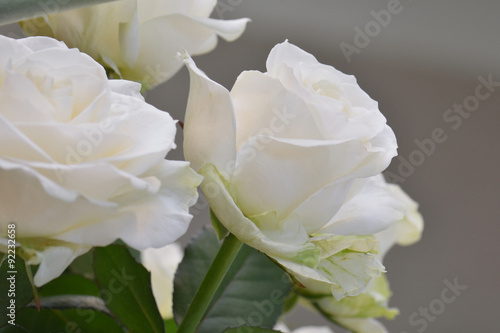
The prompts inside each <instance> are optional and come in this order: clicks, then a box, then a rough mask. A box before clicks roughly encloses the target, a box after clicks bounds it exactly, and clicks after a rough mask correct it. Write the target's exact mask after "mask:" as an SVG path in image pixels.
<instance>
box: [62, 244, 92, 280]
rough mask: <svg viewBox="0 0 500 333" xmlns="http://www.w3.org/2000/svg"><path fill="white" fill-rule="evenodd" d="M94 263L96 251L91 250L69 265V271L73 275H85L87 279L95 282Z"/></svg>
mask: <svg viewBox="0 0 500 333" xmlns="http://www.w3.org/2000/svg"><path fill="white" fill-rule="evenodd" d="M93 261H94V250H90V251H88V252H86V253H85V254H82V255H81V256H79V257H77V258H76V259H75V260H73V262H72V263H71V264H70V265H69V267H68V270H69V271H70V272H71V273H74V274H78V275H83V276H84V277H86V278H87V279H90V280H94V278H95V276H94V266H93Z"/></svg>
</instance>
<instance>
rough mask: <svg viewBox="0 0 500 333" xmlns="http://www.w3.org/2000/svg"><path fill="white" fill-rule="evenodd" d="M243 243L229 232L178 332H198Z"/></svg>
mask: <svg viewBox="0 0 500 333" xmlns="http://www.w3.org/2000/svg"><path fill="white" fill-rule="evenodd" d="M242 245H243V243H242V242H240V241H239V240H238V238H236V237H235V236H234V235H233V234H229V235H228V236H227V237H226V238H225V239H224V242H223V243H222V246H221V248H220V249H219V252H218V253H217V256H216V257H215V259H214V261H213V262H212V265H211V266H210V268H209V269H208V272H207V274H206V275H205V278H204V279H203V282H202V283H201V285H200V288H199V289H198V291H197V292H196V295H195V296H194V299H193V301H192V302H191V305H190V306H189V309H188V311H187V313H186V315H185V316H184V319H183V320H182V323H181V325H180V326H179V329H178V330H177V333H193V332H196V329H197V327H198V326H199V324H200V322H201V320H202V319H203V316H204V315H205V312H206V311H207V309H208V306H209V305H210V302H211V301H212V298H213V297H214V295H215V292H216V291H217V289H218V288H219V286H220V284H221V282H222V280H223V279H224V276H226V273H227V271H228V270H229V268H230V267H231V264H232V263H233V261H234V258H236V256H237V255H238V252H239V251H240V249H241V246H242Z"/></svg>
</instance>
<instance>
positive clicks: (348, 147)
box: [184, 42, 403, 299]
mask: <svg viewBox="0 0 500 333" xmlns="http://www.w3.org/2000/svg"><path fill="white" fill-rule="evenodd" d="M185 57H186V59H185V62H186V64H187V65H188V67H189V69H190V74H191V90H190V95H189V101H188V106H187V112H186V119H185V127H184V153H185V157H186V160H188V161H191V162H192V165H193V168H195V169H196V170H198V172H199V173H200V174H202V175H203V176H204V177H205V179H204V181H203V183H202V185H201V188H202V190H203V192H204V193H205V195H206V196H207V198H208V201H209V203H210V206H211V208H212V210H213V211H214V213H215V214H216V215H217V217H218V218H219V220H220V221H221V222H222V223H223V224H224V225H225V227H226V228H227V229H228V230H229V231H230V232H231V233H233V234H234V235H235V236H236V237H238V238H239V239H240V240H241V241H242V242H245V243H247V244H249V245H250V246H252V247H254V248H256V249H258V250H260V251H262V252H264V253H266V254H267V255H268V256H270V257H271V258H273V259H274V260H275V261H277V262H278V263H279V264H280V265H282V266H283V267H285V268H286V269H287V270H288V271H289V272H290V273H291V274H292V275H294V276H295V278H296V279H298V280H299V281H300V282H302V281H307V280H309V279H312V280H317V281H321V282H325V283H328V284H329V285H330V287H331V291H332V294H333V295H334V296H335V297H336V298H339V299H340V298H342V297H344V296H346V295H356V294H359V293H360V292H361V291H362V290H364V288H366V285H367V284H368V283H369V282H370V281H371V279H373V278H374V277H376V276H378V275H380V273H381V271H383V266H382V265H381V264H380V262H379V261H378V259H377V258H376V257H375V256H374V254H372V253H374V252H375V246H376V241H375V240H374V239H373V238H371V237H368V235H372V234H374V233H376V232H379V231H381V230H384V229H386V228H388V227H389V226H390V225H392V224H394V223H395V222H396V221H398V220H399V219H401V217H402V216H403V212H402V211H401V208H402V207H401V205H400V204H399V202H398V201H397V200H393V199H392V198H391V197H390V196H387V195H385V192H383V191H379V190H378V189H377V187H376V186H375V187H372V186H370V184H371V183H373V182H375V180H372V178H373V177H374V176H376V175H378V174H380V172H381V171H382V170H384V169H385V168H386V167H387V165H388V164H389V162H390V160H391V159H392V157H393V156H395V155H396V139H395V136H394V133H393V132H392V130H391V129H390V128H389V127H388V126H387V125H386V120H385V118H384V116H383V115H382V114H381V113H380V111H379V110H378V107H377V102H375V101H374V100H372V99H371V98H370V97H369V96H368V95H367V94H366V93H365V92H364V91H363V90H362V89H361V88H360V87H359V86H358V85H357V83H356V80H355V78H354V77H353V76H349V75H345V74H343V73H341V72H339V71H338V70H336V69H334V68H333V67H330V66H326V65H323V64H320V63H318V61H317V60H316V59H315V58H314V57H313V56H312V55H310V54H308V53H306V52H304V51H302V50H301V49H299V48H298V47H296V46H294V45H291V44H289V43H287V42H285V43H283V44H279V45H277V46H276V47H275V48H274V49H273V50H272V51H271V53H270V55H269V58H268V60H267V70H268V71H267V72H266V73H261V72H258V71H246V72H243V73H242V74H241V75H240V76H239V77H238V79H237V81H236V83H235V85H234V87H233V88H232V90H231V92H230V93H229V92H228V91H227V90H226V89H225V88H224V87H222V86H220V85H218V84H217V83H215V82H213V81H211V80H210V79H209V78H208V77H207V76H206V75H205V74H204V73H203V72H201V71H200V70H199V69H198V68H196V66H195V64H194V62H193V61H192V60H191V59H190V58H188V57H187V56H185Z"/></svg>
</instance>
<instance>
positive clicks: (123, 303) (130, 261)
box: [94, 245, 164, 333]
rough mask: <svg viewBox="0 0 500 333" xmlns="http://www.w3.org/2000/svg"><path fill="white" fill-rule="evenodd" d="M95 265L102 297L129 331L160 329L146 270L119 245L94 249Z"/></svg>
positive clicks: (145, 332) (147, 332)
mask: <svg viewBox="0 0 500 333" xmlns="http://www.w3.org/2000/svg"><path fill="white" fill-rule="evenodd" d="M94 253H95V256H94V268H95V275H96V279H97V282H98V284H99V286H100V287H101V291H100V293H101V297H102V298H103V299H104V301H105V302H106V305H107V306H108V308H109V309H110V310H111V312H113V314H114V315H115V316H116V317H117V318H118V320H120V322H121V323H122V324H123V325H124V326H125V327H127V328H128V329H129V330H130V332H131V333H150V332H153V333H163V332H164V323H163V319H162V317H161V315H160V312H159V311H158V308H157V307H156V302H155V299H154V296H153V292H152V290H151V278H150V274H149V272H148V271H147V270H146V269H145V268H144V267H143V266H142V265H140V264H139V263H137V261H135V259H134V258H133V257H132V256H131V254H130V252H129V251H128V250H127V248H126V247H124V246H122V245H109V246H107V247H101V248H96V249H95V252H94Z"/></svg>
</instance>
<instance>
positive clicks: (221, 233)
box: [210, 209, 229, 240]
mask: <svg viewBox="0 0 500 333" xmlns="http://www.w3.org/2000/svg"><path fill="white" fill-rule="evenodd" d="M210 220H212V225H213V227H214V229H215V232H216V233H217V237H218V238H219V240H223V239H224V238H225V237H226V236H227V235H228V234H229V230H227V228H226V227H225V226H224V225H223V224H222V222H221V221H219V219H218V218H217V216H215V213H214V212H213V210H212V209H210Z"/></svg>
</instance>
